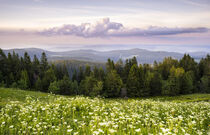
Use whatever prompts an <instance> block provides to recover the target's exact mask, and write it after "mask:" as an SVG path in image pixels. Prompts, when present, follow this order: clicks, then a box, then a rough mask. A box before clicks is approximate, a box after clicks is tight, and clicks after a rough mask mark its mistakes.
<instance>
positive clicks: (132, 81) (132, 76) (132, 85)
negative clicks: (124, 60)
mask: <svg viewBox="0 0 210 135" xmlns="http://www.w3.org/2000/svg"><path fill="white" fill-rule="evenodd" d="M126 86H127V95H128V96H129V97H138V96H139V95H140V91H139V90H140V80H139V68H138V67H137V65H135V64H134V65H133V66H132V67H131V70H130V72H129V75H128V79H127V85H126Z"/></svg>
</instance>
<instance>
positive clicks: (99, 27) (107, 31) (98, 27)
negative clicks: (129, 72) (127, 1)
mask: <svg viewBox="0 0 210 135" xmlns="http://www.w3.org/2000/svg"><path fill="white" fill-rule="evenodd" d="M208 31H209V29H208V28H205V27H197V28H180V27H175V28H168V27H158V26H150V27H148V28H147V29H141V28H127V27H124V26H123V24H121V23H117V22H111V21H110V19H109V18H104V19H102V20H100V21H97V22H96V23H94V24H91V23H82V24H81V25H74V24H66V25H63V26H61V27H53V28H49V29H44V30H41V31H34V30H33V31H32V30H24V29H21V30H5V29H4V30H2V29H0V35H28V34H32V35H39V36H62V35H72V36H77V37H84V38H95V37H101V38H103V37H143V36H144V37H146V36H164V35H178V34H186V33H204V32H208Z"/></svg>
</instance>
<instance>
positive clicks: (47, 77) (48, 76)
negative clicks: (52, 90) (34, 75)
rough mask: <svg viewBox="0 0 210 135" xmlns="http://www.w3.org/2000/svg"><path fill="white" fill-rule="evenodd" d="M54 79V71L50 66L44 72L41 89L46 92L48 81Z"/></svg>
mask: <svg viewBox="0 0 210 135" xmlns="http://www.w3.org/2000/svg"><path fill="white" fill-rule="evenodd" d="M55 80H56V76H55V72H54V70H53V68H52V67H51V68H50V69H48V70H47V71H46V72H45V74H44V77H43V79H42V91H43V92H47V91H48V87H49V85H50V83H51V82H54V81H55Z"/></svg>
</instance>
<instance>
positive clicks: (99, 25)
mask: <svg viewBox="0 0 210 135" xmlns="http://www.w3.org/2000/svg"><path fill="white" fill-rule="evenodd" d="M122 27H123V25H122V24H120V23H115V22H110V20H109V18H104V19H102V20H101V21H98V22H96V23H95V24H90V23H83V24H81V25H78V26H76V25H72V24H68V25H63V26H62V27H54V28H50V29H47V30H44V31H41V32H39V33H40V34H42V35H75V36H81V37H102V36H107V34H108V32H109V31H117V30H119V29H120V28H122Z"/></svg>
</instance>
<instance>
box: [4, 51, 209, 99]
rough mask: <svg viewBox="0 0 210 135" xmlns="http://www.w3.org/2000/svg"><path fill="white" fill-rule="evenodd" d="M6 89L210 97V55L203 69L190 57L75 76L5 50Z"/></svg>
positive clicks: (129, 62) (63, 68) (83, 70)
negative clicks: (201, 94)
mask: <svg viewBox="0 0 210 135" xmlns="http://www.w3.org/2000/svg"><path fill="white" fill-rule="evenodd" d="M0 86H1V87H12V88H20V89H25V90H35V91H42V92H50V93H54V94H62V95H85V96H99V95H100V96H103V97H142V96H159V95H170V96H175V95H180V94H191V93H210V55H207V56H206V57H205V58H202V59H201V60H200V61H199V63H197V62H196V61H195V60H194V59H193V58H192V57H191V56H190V55H188V54H185V55H184V56H183V58H182V59H180V60H177V59H173V58H171V57H167V58H165V59H164V60H163V61H162V62H159V63H157V62H156V61H155V62H154V64H138V62H137V59H136V57H133V58H132V59H127V60H126V61H125V62H123V61H122V60H121V59H120V60H119V61H117V62H116V63H115V62H114V61H112V60H111V59H108V61H107V63H106V69H103V68H100V67H94V68H91V67H90V66H89V65H86V67H85V68H84V67H80V68H79V69H77V70H75V71H74V72H73V74H69V71H68V69H67V68H66V66H65V64H63V65H54V64H53V63H48V60H47V56H46V54H45V53H44V52H43V53H42V56H41V58H40V59H38V58H37V57H36V55H34V57H33V60H31V58H30V56H29V55H28V53H27V52H25V54H24V57H19V56H18V54H16V53H15V52H13V53H12V54H11V53H8V55H6V54H5V53H4V52H3V50H1V49H0Z"/></svg>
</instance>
